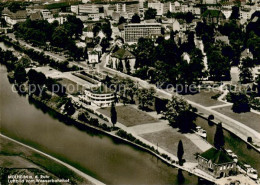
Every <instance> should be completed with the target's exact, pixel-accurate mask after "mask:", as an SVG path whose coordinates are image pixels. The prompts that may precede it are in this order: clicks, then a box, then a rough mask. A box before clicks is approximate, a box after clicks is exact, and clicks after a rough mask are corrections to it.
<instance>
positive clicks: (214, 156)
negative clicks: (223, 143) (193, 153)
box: [200, 148, 234, 164]
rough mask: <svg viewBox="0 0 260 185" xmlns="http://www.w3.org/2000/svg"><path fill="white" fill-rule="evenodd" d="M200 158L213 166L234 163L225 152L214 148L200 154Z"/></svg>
mask: <svg viewBox="0 0 260 185" xmlns="http://www.w3.org/2000/svg"><path fill="white" fill-rule="evenodd" d="M200 156H201V157H203V158H205V159H207V160H211V161H212V163H215V164H223V163H230V162H234V161H233V160H232V159H231V158H230V157H229V156H228V155H227V154H226V153H225V152H223V151H222V150H217V149H215V148H210V149H208V150H207V151H205V152H203V153H202V154H200Z"/></svg>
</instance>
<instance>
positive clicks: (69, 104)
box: [64, 99, 76, 116]
mask: <svg viewBox="0 0 260 185" xmlns="http://www.w3.org/2000/svg"><path fill="white" fill-rule="evenodd" d="M75 111H76V109H75V107H74V105H73V104H72V102H71V99H68V100H67V103H66V104H65V106H64V112H65V113H66V114H67V115H69V116H71V115H73V114H74V113H75Z"/></svg>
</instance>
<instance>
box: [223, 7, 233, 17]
mask: <svg viewBox="0 0 260 185" xmlns="http://www.w3.org/2000/svg"><path fill="white" fill-rule="evenodd" d="M221 12H222V13H223V14H224V16H225V18H226V19H229V17H230V16H231V14H232V9H230V8H222V9H221Z"/></svg>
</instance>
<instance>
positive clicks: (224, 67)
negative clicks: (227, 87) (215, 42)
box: [208, 48, 231, 81]
mask: <svg viewBox="0 0 260 185" xmlns="http://www.w3.org/2000/svg"><path fill="white" fill-rule="evenodd" d="M208 68H209V74H210V76H211V77H212V79H213V80H217V81H220V80H224V79H227V80H229V79H230V69H231V65H230V62H229V61H228V59H227V57H224V56H223V55H222V54H221V52H220V51H218V49H217V48H212V50H211V51H210V52H209V53H208Z"/></svg>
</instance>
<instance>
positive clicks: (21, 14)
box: [2, 8, 27, 26]
mask: <svg viewBox="0 0 260 185" xmlns="http://www.w3.org/2000/svg"><path fill="white" fill-rule="evenodd" d="M2 18H3V19H4V20H5V21H6V23H7V24H9V25H11V26H13V25H15V24H16V23H18V22H24V21H25V20H26V18H27V12H26V10H18V11H17V12H16V13H13V12H11V11H10V10H9V9H8V8H5V9H4V10H3V11H2Z"/></svg>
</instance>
